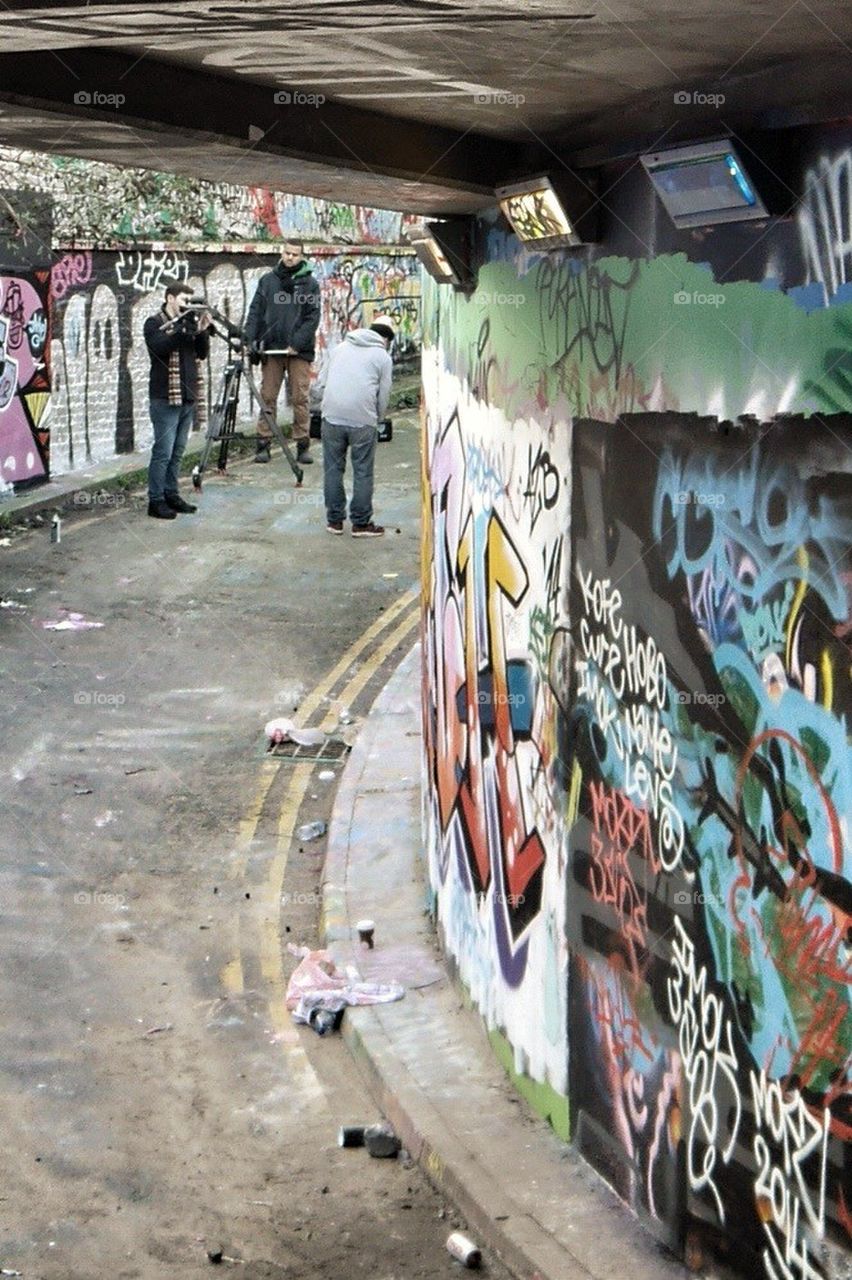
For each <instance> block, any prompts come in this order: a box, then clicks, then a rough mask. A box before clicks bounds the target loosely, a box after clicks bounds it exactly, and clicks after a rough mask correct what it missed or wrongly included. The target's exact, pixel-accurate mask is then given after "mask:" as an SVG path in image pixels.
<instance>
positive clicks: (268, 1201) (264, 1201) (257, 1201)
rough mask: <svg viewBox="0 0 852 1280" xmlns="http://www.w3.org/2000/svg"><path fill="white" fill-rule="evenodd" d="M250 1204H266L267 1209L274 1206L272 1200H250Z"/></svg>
mask: <svg viewBox="0 0 852 1280" xmlns="http://www.w3.org/2000/svg"><path fill="white" fill-rule="evenodd" d="M249 1204H262V1205H265V1206H266V1207H267V1209H271V1208H272V1201H271V1200H249Z"/></svg>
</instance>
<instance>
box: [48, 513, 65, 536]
mask: <svg viewBox="0 0 852 1280" xmlns="http://www.w3.org/2000/svg"><path fill="white" fill-rule="evenodd" d="M50 541H51V542H61V541H62V521H61V520H60V518H59V515H58V513H57V512H55V511H54V513H53V517H52V519H51V521H50Z"/></svg>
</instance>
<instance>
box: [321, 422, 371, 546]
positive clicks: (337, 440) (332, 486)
mask: <svg viewBox="0 0 852 1280" xmlns="http://www.w3.org/2000/svg"><path fill="white" fill-rule="evenodd" d="M347 449H351V450H352V501H351V502H350V504H349V519H350V520H351V521H352V523H353V525H364V524H371V523H372V520H373V462H374V461H375V457H376V428H375V427H344V426H341V424H340V423H339V422H329V421H328V419H327V418H323V420H322V460H323V466H324V468H325V474H324V476H323V489H324V492H325V514H326V517H327V519H328V522H329V524H338V523H341V522H342V521H343V520H344V519H345V517H346V490H345V489H344V487H343V472H344V471H345V469H346V450H347Z"/></svg>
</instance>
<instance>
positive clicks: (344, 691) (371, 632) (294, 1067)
mask: <svg viewBox="0 0 852 1280" xmlns="http://www.w3.org/2000/svg"><path fill="white" fill-rule="evenodd" d="M418 598H419V590H418V589H417V588H413V589H412V590H411V591H407V592H406V593H405V594H404V595H402V596H400V597H399V599H398V600H396V601H395V602H394V604H392V605H391V606H390V608H389V609H387V610H386V611H385V612H384V613H383V614H382V615H381V617H379V618H377V619H376V620H375V622H373V623H372V624H371V626H369V627H368V628H367V630H366V631H365V632H364V633H363V634H362V635H361V636H359V637H358V639H357V640H356V641H354V642H353V643H352V644H351V645H350V646H349V648H348V649H347V650H346V652H345V653H344V654H343V656H342V657H341V658H340V660H339V661H338V662H337V663H336V664H335V666H334V667H333V668H332V669H331V671H329V672H328V674H327V675H326V676H324V677H323V679H322V680H321V681H320V682H319V684H317V685H316V687H315V688H314V689H313V690H311V692H310V693H309V694H308V696H307V697H306V698H305V700H304V701H303V703H302V705H301V706H300V708H299V713H298V716H297V717H296V719H297V722H298V724H299V725H300V726H302V727H304V726H305V724H306V721H307V720H308V719H309V718H310V716H311V715H312V714H313V713H314V711H315V710H316V709H317V708H318V707H319V706H320V704H321V702H322V700H323V698H326V697H327V696H328V695H329V694H330V693H331V691H332V690H333V689H334V688H335V686H336V685H337V684H338V682H339V681H340V680H341V678H342V677H343V676H345V675H346V672H347V671H348V670H349V668H350V667H351V666H352V664H353V663H354V662H356V661H357V660H358V659H359V658H360V657H361V656H362V655H363V654H364V652H365V650H368V649H369V648H370V646H371V645H373V643H374V641H376V640H378V638H379V637H380V636H381V635H382V633H383V632H385V631H386V630H387V628H388V627H389V626H390V625H391V624H392V623H394V622H395V621H396V625H395V626H393V627H392V629H391V630H390V632H389V633H388V634H387V635H386V636H385V638H384V639H383V640H382V641H381V643H379V644H378V645H377V646H376V648H375V649H373V650H372V651H371V652H369V654H368V656H367V657H366V658H365V659H364V661H363V662H362V663H361V665H360V666H359V669H358V670H357V671H356V672H355V673H354V674H353V675H352V676H351V678H350V679H349V680H348V681H347V682H346V683H345V684H344V685H343V687H342V688H341V689H340V690H339V692H338V694H337V697H336V699H335V700H336V701H338V702H343V704H344V705H351V704H352V703H353V702H354V701H355V699H356V698H357V697H358V696H359V694H360V693H361V692H362V691H363V690H364V688H365V687H366V686H367V684H369V682H370V680H371V679H372V678H373V677H374V676H375V675H376V673H377V672H378V671H379V669H380V668H381V666H382V664H383V663H384V662H385V661H386V659H387V658H388V656H389V655H390V654H391V653H392V652H393V650H394V649H395V648H396V647H397V646H398V645H399V644H402V643H403V642H404V641H405V640H406V639H407V638H408V637H410V635H411V632H412V631H413V630H414V629H415V627H416V626H417V623H418V620H419V611H418V609H417V607H416V604H417V600H418ZM336 723H337V712H336V710H335V708H334V707H331V708H330V709H329V711H328V712H327V713H326V715H325V717H324V718H323V720H322V723H321V726H320V727H321V728H323V729H324V730H326V731H328V730H330V729H333V728H334V726H335V725H336ZM280 767H281V762H280V761H278V760H273V759H270V760H264V761H263V764H262V765H261V771H260V777H259V779H258V784H257V788H256V790H255V794H254V796H253V799H252V803H251V805H250V806H249V809H248V812H247V813H246V815H245V817H244V818H243V819H242V820H241V822H240V825H239V830H238V833H237V840H236V846H235V852H236V855H237V856H236V858H235V860H234V865H233V871H232V875H233V876H234V877H239V876H242V875H243V874H244V873H245V869H246V864H247V861H248V854H249V850H250V848H251V844H252V841H253V839H254V837H255V834H256V831H257V826H258V823H259V821H260V816H261V813H262V812H263V808H264V805H265V804H266V801H267V798H268V796H269V792H270V789H271V787H272V784H273V782H274V781H275V778H276V776H277V774H278V771H279V769H280ZM313 770H314V765H313V764H312V763H304V764H296V765H294V766H292V767H291V769H290V777H289V781H288V784H287V788H286V790H285V792H284V797H283V799H282V802H281V809H280V812H279V815H278V830H277V834H276V851H275V856H274V858H273V860H272V863H271V865H270V867H269V872H268V874H267V876H266V879H265V881H264V884H263V886H262V887H261V889H260V891H259V893H256V895H255V896H256V897H257V899H258V901H257V908H258V910H259V913H260V967H261V973H262V975H263V977H264V978H265V979H266V981H267V983H268V984H269V985H268V993H269V1013H270V1018H271V1022H272V1026H273V1027H274V1028H275V1031H276V1033H277V1036H278V1039H279V1040H280V1041H281V1042H282V1043H283V1045H284V1047H285V1052H286V1053H287V1056H288V1059H289V1066H290V1070H291V1073H292V1077H293V1079H294V1082H295V1083H297V1084H298V1085H299V1088H300V1089H302V1090H303V1091H304V1096H305V1099H306V1100H309V1099H310V1098H311V1097H316V1096H319V1095H320V1094H321V1093H322V1088H321V1085H320V1083H319V1080H318V1079H317V1077H316V1074H315V1073H314V1071H313V1068H312V1067H311V1065H310V1062H309V1061H308V1057H307V1054H306V1053H305V1051H304V1050H303V1049H302V1047H301V1042H300V1040H299V1035H298V1032H297V1031H296V1029H295V1027H294V1025H293V1022H292V1019H291V1018H290V1015H289V1013H288V1012H287V1009H286V1008H285V1004H284V996H285V990H286V984H285V982H284V972H283V966H282V963H281V939H280V930H279V917H280V907H281V891H282V886H283V883H284V874H285V871H286V869H287V858H288V855H289V852H290V845H291V843H292V840H293V833H294V831H295V826H296V819H297V817H298V814H299V810H300V808H301V806H302V802H303V800H304V798H305V793H306V791H307V789H308V785H309V783H310V779H311V774H312V773H313ZM243 967H244V966H243V957H242V949H241V948H240V947H238V949H237V952H236V954H235V955H234V956H233V957H232V959H231V960H229V962H228V963H227V964H226V965H225V966H224V968H223V969H222V971H221V974H220V978H221V981H222V984H223V986H224V987H225V989H226V990H227V991H230V992H232V993H238V992H241V991H242V990H243Z"/></svg>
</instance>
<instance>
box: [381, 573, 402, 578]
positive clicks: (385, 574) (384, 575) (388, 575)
mask: <svg viewBox="0 0 852 1280" xmlns="http://www.w3.org/2000/svg"><path fill="white" fill-rule="evenodd" d="M382 577H383V578H398V577H399V574H398V573H383V574H382Z"/></svg>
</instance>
